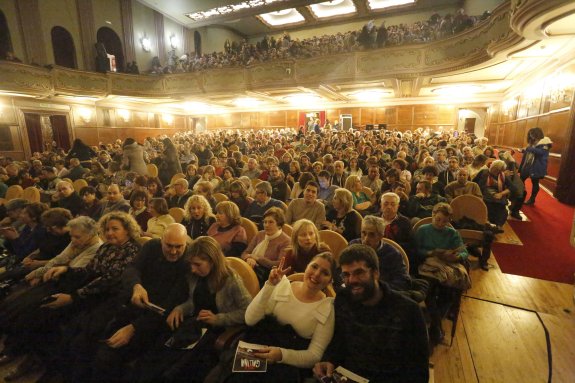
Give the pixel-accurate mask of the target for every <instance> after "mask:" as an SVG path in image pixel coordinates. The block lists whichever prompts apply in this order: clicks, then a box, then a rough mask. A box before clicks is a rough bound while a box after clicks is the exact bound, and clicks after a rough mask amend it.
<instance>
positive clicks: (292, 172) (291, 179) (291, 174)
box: [285, 161, 301, 199]
mask: <svg viewBox="0 0 575 383" xmlns="http://www.w3.org/2000/svg"><path fill="white" fill-rule="evenodd" d="M285 174H286V182H287V184H288V185H289V186H290V187H291V188H292V193H293V188H294V187H295V183H296V182H298V181H299V177H300V175H301V170H300V164H299V162H298V161H291V162H290V164H289V171H288V172H286V173H285ZM290 199H293V198H292V197H291V195H290Z"/></svg>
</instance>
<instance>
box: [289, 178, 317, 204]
mask: <svg viewBox="0 0 575 383" xmlns="http://www.w3.org/2000/svg"><path fill="white" fill-rule="evenodd" d="M310 181H315V177H314V175H313V174H312V173H310V172H302V173H300V176H299V178H298V179H297V182H296V183H295V184H294V185H293V187H292V189H291V194H290V199H292V200H294V199H297V198H302V197H303V191H304V190H305V186H306V185H307V183H308V182H310Z"/></svg>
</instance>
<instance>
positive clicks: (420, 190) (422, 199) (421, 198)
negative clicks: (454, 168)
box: [397, 180, 445, 222]
mask: <svg viewBox="0 0 575 383" xmlns="http://www.w3.org/2000/svg"><path fill="white" fill-rule="evenodd" d="M397 195H399V197H400V198H401V203H400V205H399V209H400V211H401V212H402V214H404V215H406V216H407V217H409V218H416V220H415V221H418V220H419V219H421V218H426V217H431V211H432V210H433V206H435V205H436V204H438V203H439V202H445V198H443V197H442V196H440V195H439V194H436V193H432V187H431V183H429V181H425V180H424V181H419V182H418V183H417V186H416V188H415V195H412V196H409V198H408V197H407V196H406V195H405V193H403V192H400V191H397ZM413 221H414V220H413V219H412V222H413Z"/></svg>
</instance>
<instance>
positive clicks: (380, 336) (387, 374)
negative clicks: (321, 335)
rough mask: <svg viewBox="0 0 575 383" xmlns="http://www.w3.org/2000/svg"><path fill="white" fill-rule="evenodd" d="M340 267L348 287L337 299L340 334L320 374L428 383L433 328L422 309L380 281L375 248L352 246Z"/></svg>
mask: <svg viewBox="0 0 575 383" xmlns="http://www.w3.org/2000/svg"><path fill="white" fill-rule="evenodd" d="M339 263H340V266H341V271H342V274H341V278H342V280H343V282H344V283H345V287H344V288H343V289H342V290H341V291H338V293H337V296H336V298H335V302H334V306H335V331H334V334H333V338H332V339H331V342H330V344H329V346H328V348H327V350H326V351H325V353H324V355H323V358H322V359H323V361H322V362H319V363H316V365H315V367H314V369H313V372H314V375H315V376H316V377H317V378H318V379H326V378H325V377H327V378H328V379H329V378H330V377H331V376H332V373H333V371H334V369H335V367H337V366H342V367H344V368H346V369H348V370H350V371H352V372H354V373H356V374H358V375H361V376H362V377H364V378H366V379H369V381H370V382H410V383H419V382H420V383H424V382H427V381H428V380H429V349H428V340H427V329H426V327H425V321H424V319H423V315H422V313H421V310H420V308H419V306H418V305H417V304H416V303H415V302H414V301H412V300H410V299H408V298H405V297H403V296H402V295H401V294H399V293H398V292H396V291H394V290H392V289H391V288H390V287H389V286H388V285H387V283H385V282H383V281H381V280H380V272H379V265H378V260H377V255H376V253H375V251H374V250H373V249H372V248H370V247H369V246H365V245H359V244H356V245H350V246H349V247H347V248H346V249H345V250H343V251H342V253H341V255H340V259H339ZM322 381H326V380H322ZM327 381H329V380H327Z"/></svg>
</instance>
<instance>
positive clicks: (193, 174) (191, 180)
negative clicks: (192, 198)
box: [186, 164, 202, 190]
mask: <svg viewBox="0 0 575 383" xmlns="http://www.w3.org/2000/svg"><path fill="white" fill-rule="evenodd" d="M201 178H202V176H200V175H199V174H198V167H197V166H196V165H195V164H189V165H188V166H187V167H186V180H187V181H188V185H189V188H190V189H191V190H194V186H196V182H198V181H199V180H200V179H201Z"/></svg>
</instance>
